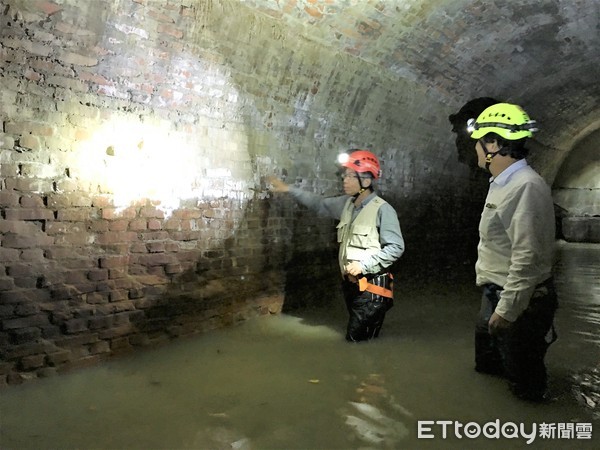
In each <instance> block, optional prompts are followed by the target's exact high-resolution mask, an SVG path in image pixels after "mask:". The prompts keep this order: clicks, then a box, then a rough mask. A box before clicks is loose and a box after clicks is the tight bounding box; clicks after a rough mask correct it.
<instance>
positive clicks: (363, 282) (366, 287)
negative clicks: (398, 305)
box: [358, 274, 394, 298]
mask: <svg viewBox="0 0 600 450" xmlns="http://www.w3.org/2000/svg"><path fill="white" fill-rule="evenodd" d="M389 276H390V278H391V279H392V280H393V277H392V274H390V275H389ZM390 288H391V289H386V288H384V287H381V286H377V285H375V284H371V283H369V282H368V281H367V279H366V278H365V277H361V278H359V279H358V289H359V290H360V292H364V291H367V292H370V293H371V294H375V295H380V296H382V297H387V298H394V292H393V291H392V289H393V283H392V282H390Z"/></svg>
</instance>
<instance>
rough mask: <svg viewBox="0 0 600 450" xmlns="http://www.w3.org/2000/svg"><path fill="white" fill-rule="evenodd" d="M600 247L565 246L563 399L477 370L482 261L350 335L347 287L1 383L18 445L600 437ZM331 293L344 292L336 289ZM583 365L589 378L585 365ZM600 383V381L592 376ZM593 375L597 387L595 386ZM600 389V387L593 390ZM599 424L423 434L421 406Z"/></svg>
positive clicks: (451, 413) (446, 413) (370, 443)
mask: <svg viewBox="0 0 600 450" xmlns="http://www.w3.org/2000/svg"><path fill="white" fill-rule="evenodd" d="M599 256H600V246H598V245H588V244H565V243H562V244H561V245H560V261H559V263H558V265H557V287H558V289H559V295H560V300H561V307H560V309H559V311H558V313H557V318H556V326H557V329H558V333H559V340H558V341H557V342H556V343H555V344H554V345H553V346H552V347H551V348H550V350H549V353H548V357H547V363H548V369H549V373H550V392H549V394H550V395H549V397H550V400H549V401H548V402H547V403H546V404H542V405H533V404H529V403H524V402H522V401H519V400H517V399H515V398H513V397H512V396H511V395H510V394H509V392H508V390H507V387H506V384H505V382H504V380H501V379H498V378H495V377H488V376H483V375H480V374H477V373H475V372H474V370H473V337H472V335H473V322H474V320H475V317H476V314H477V308H478V304H479V295H480V292H479V290H478V289H477V288H476V287H474V286H473V285H472V279H471V276H470V269H469V268H467V270H466V271H465V274H457V275H456V277H455V279H454V281H451V282H448V281H447V280H446V281H445V282H443V283H433V284H429V285H421V284H420V283H418V282H415V281H411V280H403V279H402V274H400V275H399V277H398V283H397V300H396V304H395V306H394V308H393V309H392V310H391V311H390V312H389V314H388V318H387V321H386V324H385V326H384V332H383V335H382V336H381V338H380V339H379V340H377V341H374V342H369V343H363V344H358V345H351V344H347V343H346V342H344V340H343V334H344V333H343V332H344V326H345V320H346V313H345V311H344V308H343V307H342V305H341V302H339V301H338V302H335V304H334V306H331V307H327V308H326V307H323V308H313V309H310V310H305V311H301V312H298V313H296V314H295V315H289V314H287V315H281V316H270V317H263V318H260V319H256V320H252V321H250V322H247V323H245V324H243V325H240V326H238V327H236V328H231V329H226V330H220V331H215V332H211V333H208V334H206V335H203V336H199V337H196V338H192V339H187V340H180V341H178V342H175V343H172V344H169V345H167V346H164V347H162V348H159V349H154V350H149V351H145V352H141V353H138V354H135V355H132V356H130V357H126V358H122V359H119V360H115V361H112V362H110V363H108V364H105V365H102V366H100V367H95V368H90V369H85V370H80V371H78V372H74V373H70V374H66V375H63V376H60V377H54V378H48V379H43V380H39V381H38V382H35V383H29V384H26V385H23V386H18V387H11V388H9V389H6V390H4V391H2V392H1V393H0V413H1V416H0V425H1V430H0V447H1V448H3V449H38V450H39V449H50V448H52V449H167V448H168V449H232V448H233V449H243V450H246V449H359V448H386V449H388V448H394V449H396V448H442V447H443V448H469V447H471V448H486V449H487V448H506V447H507V446H510V447H511V448H544V449H547V448H565V449H567V448H569V449H570V448H598V445H599V443H600V436H599V434H600V429H599V427H600V420H599V419H600V418H599V417H598V413H597V409H594V408H592V407H591V406H590V405H586V404H584V401H583V397H582V396H581V393H582V392H584V390H582V389H583V388H584V386H581V385H580V382H581V380H583V379H584V378H582V374H586V373H587V374H589V373H592V372H593V370H595V369H597V368H598V366H599V362H600V335H599V334H598V326H597V325H598V317H599V314H600V283H599V274H600V267H599V265H598V261H600V258H599ZM330 295H331V296H333V297H338V294H337V291H336V290H335V289H333V288H332V290H331V293H330ZM578 377H579V378H578ZM592 388H593V386H592ZM592 388H590V387H589V386H588V387H587V388H586V389H587V391H585V392H586V393H587V397H588V398H589V399H593V398H594V397H593V396H592V393H591V392H590V389H592ZM592 390H593V389H592ZM420 420H421V421H423V420H428V421H439V420H450V421H460V422H461V423H463V424H465V423H467V422H475V423H477V424H479V425H480V426H484V425H485V424H486V423H490V422H493V421H496V420H498V421H499V422H498V423H499V424H500V425H502V424H506V423H509V422H513V423H516V424H517V425H520V424H524V426H525V427H526V432H527V433H530V432H531V430H532V427H533V426H534V424H537V426H539V424H542V423H548V424H557V426H558V424H571V425H565V426H566V427H567V428H568V427H569V426H571V427H573V428H572V429H574V427H575V426H578V425H581V424H591V427H592V435H591V439H589V440H588V439H576V438H575V437H571V438H567V437H562V438H558V437H555V438H554V439H544V438H541V437H540V436H539V435H538V436H536V437H535V439H534V440H533V442H532V443H531V444H527V439H526V438H524V437H521V436H520V437H516V438H512V439H507V438H503V437H500V438H499V439H491V438H485V437H482V436H480V437H479V438H477V439H469V438H466V437H464V436H463V437H462V438H458V437H457V436H456V435H455V434H454V433H453V432H449V433H448V434H447V437H446V439H444V438H443V437H442V435H441V429H440V428H439V427H438V428H435V427H434V428H433V429H432V431H431V433H434V434H435V438H432V439H419V438H418V436H417V435H418V432H417V430H418V421H420Z"/></svg>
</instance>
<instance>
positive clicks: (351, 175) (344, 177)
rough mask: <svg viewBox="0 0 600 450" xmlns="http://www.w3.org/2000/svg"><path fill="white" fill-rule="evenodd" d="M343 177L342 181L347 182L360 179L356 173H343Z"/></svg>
mask: <svg viewBox="0 0 600 450" xmlns="http://www.w3.org/2000/svg"><path fill="white" fill-rule="evenodd" d="M341 177H342V180H345V179H346V178H356V179H358V178H359V177H358V175H356V174H355V173H343V174H342V175H341Z"/></svg>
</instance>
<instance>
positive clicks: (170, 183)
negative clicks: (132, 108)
mask: <svg viewBox="0 0 600 450" xmlns="http://www.w3.org/2000/svg"><path fill="white" fill-rule="evenodd" d="M222 133H223V131H221V133H220V134H222ZM225 133H226V134H228V135H227V136H219V140H221V139H222V142H228V146H229V148H230V149H232V150H231V151H232V153H235V154H236V155H235V160H237V161H241V162H243V160H244V159H249V157H248V156H247V154H246V156H245V158H244V157H243V156H242V155H241V154H242V153H243V152H247V143H245V142H242V141H243V140H244V139H245V138H244V135H243V134H242V133H227V132H225ZM202 150H203V149H202V148H201V145H200V143H199V142H198V141H192V140H191V137H190V135H189V134H186V133H181V132H178V131H175V130H173V129H172V128H171V126H170V124H169V123H167V122H161V123H145V122H140V121H137V120H134V119H131V118H123V117H119V118H115V119H113V121H112V122H110V123H107V124H104V125H103V126H101V127H100V128H99V129H98V130H97V131H96V133H94V135H93V137H92V138H91V139H90V140H88V141H85V142H83V143H82V144H81V147H80V148H79V149H78V152H77V155H78V156H77V161H76V163H75V167H73V176H75V177H76V178H78V179H79V180H80V181H84V182H85V183H89V184H90V186H91V188H92V189H94V188H97V189H98V191H99V192H101V193H108V194H112V196H113V202H114V205H115V206H117V207H120V208H125V207H127V206H129V205H131V204H133V203H135V202H136V201H140V200H143V199H148V200H151V201H152V202H153V203H154V204H155V205H156V206H157V208H160V209H162V210H163V211H165V213H167V215H168V214H170V213H171V212H172V211H173V210H174V209H177V208H178V207H180V203H181V200H185V199H193V198H201V199H207V198H209V199H213V198H221V197H229V198H231V197H235V198H236V199H238V200H243V199H244V196H247V195H248V192H249V189H248V186H247V185H248V181H245V182H244V181H241V180H244V179H245V180H250V179H251V178H252V175H251V174H245V173H238V172H240V171H239V170H237V171H236V174H235V176H236V178H237V179H236V178H234V174H233V171H232V168H228V167H220V166H219V164H223V163H225V162H227V161H230V162H229V163H230V164H233V162H231V160H229V159H226V158H225V157H224V155H223V154H222V153H221V154H219V157H220V160H219V161H211V160H209V159H208V158H207V157H203V156H202ZM245 166H248V165H247V164H246V165H245Z"/></svg>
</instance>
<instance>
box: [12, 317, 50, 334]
mask: <svg viewBox="0 0 600 450" xmlns="http://www.w3.org/2000/svg"><path fill="white" fill-rule="evenodd" d="M48 324H49V322H48V316H47V315H45V314H36V315H34V316H28V317H19V318H17V319H7V320H3V321H2V328H3V329H4V330H16V329H18V328H28V327H39V326H43V325H48Z"/></svg>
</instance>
